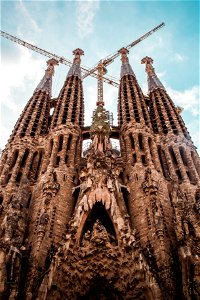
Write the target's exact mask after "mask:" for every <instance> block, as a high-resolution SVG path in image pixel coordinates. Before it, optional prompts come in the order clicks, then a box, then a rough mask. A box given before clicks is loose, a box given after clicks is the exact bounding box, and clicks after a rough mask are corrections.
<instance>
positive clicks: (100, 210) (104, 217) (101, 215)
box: [81, 202, 117, 243]
mask: <svg viewBox="0 0 200 300" xmlns="http://www.w3.org/2000/svg"><path fill="white" fill-rule="evenodd" d="M97 220H99V221H100V223H101V224H102V225H103V226H104V227H105V229H106V231H107V233H108V235H109V237H110V238H111V241H113V242H115V243H117V239H116V232H115V229H114V225H113V223H112V221H111V219H110V217H109V215H108V213H107V211H106V209H105V207H104V205H103V204H102V203H101V202H96V203H95V205H94V206H93V208H92V210H91V212H90V213H89V215H88V218H87V220H86V222H85V224H84V227H83V231H82V235H81V240H82V238H83V236H84V235H85V233H86V232H88V231H90V232H92V230H93V226H94V224H95V222H96V221H97Z"/></svg>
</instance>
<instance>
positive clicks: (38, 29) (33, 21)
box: [19, 0, 41, 32]
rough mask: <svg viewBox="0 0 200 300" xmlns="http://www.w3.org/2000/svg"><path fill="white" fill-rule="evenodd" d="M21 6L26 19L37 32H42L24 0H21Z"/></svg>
mask: <svg viewBox="0 0 200 300" xmlns="http://www.w3.org/2000/svg"><path fill="white" fill-rule="evenodd" d="M19 8H20V9H21V11H22V13H23V14H24V16H25V17H26V19H27V20H28V21H29V24H30V25H31V27H32V29H33V30H34V31H36V32H41V29H40V27H39V26H38V24H37V22H36V21H35V20H34V19H33V17H32V16H31V14H30V12H29V10H28V9H27V7H26V6H25V4H24V2H23V1H22V0H20V1H19Z"/></svg>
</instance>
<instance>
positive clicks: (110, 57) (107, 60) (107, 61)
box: [83, 22, 165, 78]
mask: <svg viewBox="0 0 200 300" xmlns="http://www.w3.org/2000/svg"><path fill="white" fill-rule="evenodd" d="M164 25H165V23H164V22H162V23H161V24H159V25H158V26H156V27H155V28H153V29H151V30H150V31H148V32H147V33H145V34H144V35H142V36H141V37H140V38H138V39H137V40H135V41H134V42H132V43H131V44H129V45H128V46H126V47H124V48H126V49H127V50H129V49H131V48H132V47H134V46H135V45H137V44H138V43H140V42H141V41H143V40H144V39H146V38H147V37H148V36H150V35H151V34H153V33H154V32H155V31H157V30H158V29H160V28H162V27H163V26H164ZM119 55H120V54H119V50H118V51H116V52H115V53H114V54H111V55H108V56H107V57H105V58H104V59H102V60H101V62H102V63H103V65H104V66H105V67H106V66H108V65H109V64H110V63H112V62H113V61H114V59H115V58H117V57H118V56H119ZM98 65H99V63H98V64H97V65H95V66H94V67H93V68H92V69H89V71H88V73H85V74H84V75H83V78H86V77H87V76H89V75H91V74H92V73H93V72H95V71H96V70H97V69H98Z"/></svg>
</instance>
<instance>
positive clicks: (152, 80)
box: [141, 56, 165, 93]
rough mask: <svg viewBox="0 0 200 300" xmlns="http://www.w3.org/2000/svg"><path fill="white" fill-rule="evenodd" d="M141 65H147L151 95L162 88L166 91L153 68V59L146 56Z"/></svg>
mask: <svg viewBox="0 0 200 300" xmlns="http://www.w3.org/2000/svg"><path fill="white" fill-rule="evenodd" d="M141 64H146V68H145V71H146V72H147V75H148V87H149V93H150V92H152V91H153V90H155V89H157V88H161V89H163V90H164V89H165V88H164V86H163V85H162V83H161V82H160V80H159V79H158V77H157V75H156V73H155V70H154V67H153V66H152V64H153V59H152V58H151V57H148V56H146V57H144V58H143V59H142V60H141Z"/></svg>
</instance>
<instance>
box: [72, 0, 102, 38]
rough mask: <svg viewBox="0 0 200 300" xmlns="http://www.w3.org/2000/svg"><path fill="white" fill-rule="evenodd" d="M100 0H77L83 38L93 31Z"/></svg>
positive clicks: (79, 31) (78, 20)
mask: <svg viewBox="0 0 200 300" xmlns="http://www.w3.org/2000/svg"><path fill="white" fill-rule="evenodd" d="M99 2H100V1H93V0H90V1H78V2H77V22H76V23H77V26H78V34H79V36H80V37H81V38H84V37H86V36H87V35H89V34H91V33H92V32H93V26H94V18H95V15H96V13H97V11H98V9H99Z"/></svg>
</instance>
